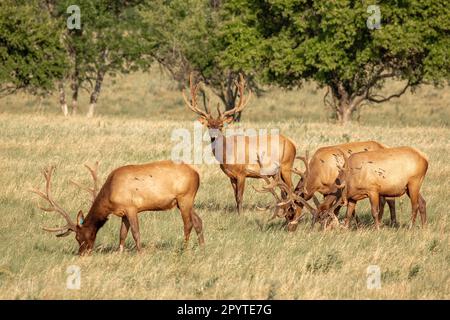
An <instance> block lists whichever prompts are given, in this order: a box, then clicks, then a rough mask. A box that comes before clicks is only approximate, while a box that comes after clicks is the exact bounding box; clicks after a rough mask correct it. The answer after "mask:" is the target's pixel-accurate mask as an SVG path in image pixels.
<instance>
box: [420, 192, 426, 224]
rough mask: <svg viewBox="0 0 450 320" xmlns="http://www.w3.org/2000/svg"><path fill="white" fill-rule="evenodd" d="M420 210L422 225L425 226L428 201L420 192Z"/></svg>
mask: <svg viewBox="0 0 450 320" xmlns="http://www.w3.org/2000/svg"><path fill="white" fill-rule="evenodd" d="M419 212H420V220H421V222H422V227H424V226H426V224H427V202H426V201H425V199H424V198H423V197H422V195H421V194H419Z"/></svg>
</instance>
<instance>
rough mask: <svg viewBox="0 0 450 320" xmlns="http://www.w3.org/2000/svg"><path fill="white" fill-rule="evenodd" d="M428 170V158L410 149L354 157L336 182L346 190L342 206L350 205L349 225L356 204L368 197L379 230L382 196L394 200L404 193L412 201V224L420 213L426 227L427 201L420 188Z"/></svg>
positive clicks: (352, 156) (392, 149) (396, 149)
mask: <svg viewBox="0 0 450 320" xmlns="http://www.w3.org/2000/svg"><path fill="white" fill-rule="evenodd" d="M427 169H428V159H427V157H426V156H425V155H424V154H423V153H422V152H420V151H418V150H417V149H414V148H410V147H398V148H388V149H381V150H377V151H369V152H362V153H357V154H353V155H351V156H350V157H349V158H348V159H347V160H346V162H345V166H344V168H342V169H341V172H340V174H339V177H338V179H337V182H336V186H337V187H338V188H341V189H342V190H343V191H342V199H343V204H347V218H346V225H347V226H348V224H349V223H350V221H351V219H352V217H353V213H354V210H355V206H356V202H357V201H359V200H362V199H365V198H369V200H370V204H371V211H372V216H373V218H374V221H375V226H376V227H377V228H379V226H380V220H381V215H382V212H379V199H380V197H381V196H384V197H392V198H394V197H400V196H402V195H404V194H405V193H406V194H407V195H408V196H409V198H410V200H411V210H412V215H411V225H412V226H413V225H414V223H415V220H416V216H417V213H418V212H419V211H420V217H421V221H422V225H425V224H426V202H425V200H424V199H423V197H422V196H421V194H420V188H421V186H422V183H423V180H424V178H425V175H426V173H427ZM338 201H339V200H338Z"/></svg>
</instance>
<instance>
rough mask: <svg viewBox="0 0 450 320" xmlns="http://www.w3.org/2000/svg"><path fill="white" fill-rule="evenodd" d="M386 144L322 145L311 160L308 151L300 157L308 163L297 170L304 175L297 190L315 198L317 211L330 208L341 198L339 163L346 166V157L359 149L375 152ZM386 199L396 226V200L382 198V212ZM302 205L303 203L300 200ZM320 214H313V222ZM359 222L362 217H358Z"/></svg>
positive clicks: (352, 143)
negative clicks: (320, 196)
mask: <svg viewBox="0 0 450 320" xmlns="http://www.w3.org/2000/svg"><path fill="white" fill-rule="evenodd" d="M385 148H386V146H384V145H383V144H381V143H379V142H376V141H361V142H350V143H344V144H339V145H334V146H327V147H322V148H319V149H318V150H317V151H316V152H315V153H314V155H313V156H312V158H311V160H309V157H308V153H306V156H305V157H298V158H299V159H301V160H302V161H303V162H304V164H305V171H304V172H301V171H299V170H298V169H293V171H294V172H295V173H296V174H299V175H300V176H301V179H300V181H299V182H298V184H297V186H296V187H295V192H296V193H297V194H298V195H300V196H301V197H302V198H304V199H305V200H309V199H311V198H313V199H314V203H315V204H316V206H318V210H317V212H321V211H323V210H322V209H324V208H326V207H330V206H331V204H332V203H334V202H336V199H337V198H339V197H340V189H338V188H337V187H336V184H335V181H336V178H337V177H338V175H339V166H342V165H343V164H344V161H345V157H348V156H350V155H352V154H355V153H359V152H367V151H375V150H381V149H385ZM316 192H319V193H320V194H322V195H323V196H324V198H325V200H324V202H323V203H322V204H321V205H320V206H319V201H318V200H317V198H315V195H314V194H315V193H316ZM385 202H387V203H388V205H389V210H390V213H391V224H393V225H395V224H396V223H397V221H396V215H395V200H394V199H389V198H388V199H385V198H384V197H380V206H379V207H380V212H381V214H382V212H383V211H384V205H385ZM299 205H300V206H302V204H301V203H299ZM340 208H341V205H338V206H336V207H335V208H334V214H335V215H336V216H338V215H339V209H340ZM316 218H317V217H313V223H314V222H315V219H316ZM356 220H357V222H358V217H357V216H356Z"/></svg>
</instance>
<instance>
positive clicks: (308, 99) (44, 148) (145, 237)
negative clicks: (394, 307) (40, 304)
mask: <svg viewBox="0 0 450 320" xmlns="http://www.w3.org/2000/svg"><path fill="white" fill-rule="evenodd" d="M393 85H395V84H393ZM102 94H103V95H102V97H101V101H100V103H99V106H98V110H97V111H98V113H99V116H97V117H95V118H94V119H86V118H85V117H84V116H81V115H79V116H76V117H70V118H64V117H62V116H60V115H59V112H58V111H59V110H58V109H57V107H56V103H55V98H54V97H51V98H49V99H48V100H47V99H46V100H43V101H41V102H39V101H38V100H37V99H35V98H30V97H28V96H14V97H8V98H6V99H2V100H0V166H1V167H0V172H1V174H0V182H1V184H2V188H1V190H2V192H1V193H0V210H1V212H0V214H1V223H0V298H3V299H5V298H7V299H16V298H18V299H30V298H36V299H53V298H63V299H73V298H74V299H79V298H83V299H104V298H125V299H128V298H151V299H163V298H168V299H172V298H194V299H196V298H203V299H214V298H225V299H228V298H236V299H240V298H242V299H283V298H287V299H317V298H331V299H336V298H348V299H352V298H362V299H365V298H375V299H384V298H389V299H401V298H406V299H431V298H446V299H448V298H450V278H449V266H450V250H449V244H450V241H449V240H450V239H449V234H450V219H449V211H448V208H449V207H450V200H449V193H448V190H449V188H450V164H449V159H450V129H449V124H450V106H449V101H450V93H449V89H448V88H444V89H432V88H430V87H427V88H423V89H420V90H419V91H418V92H417V93H416V94H415V95H409V94H408V95H407V96H405V97H403V98H401V99H398V100H396V101H392V102H390V103H389V104H386V105H382V106H374V107H366V108H365V109H363V111H362V112H361V115H360V119H359V123H358V122H356V123H353V124H351V125H349V126H348V127H342V126H339V125H336V124H334V123H333V122H332V121H331V120H330V119H328V116H327V114H326V112H325V109H324V107H323V105H322V102H321V101H322V97H323V91H322V90H321V89H315V86H314V85H312V84H309V85H307V86H305V88H303V89H302V90H301V91H296V92H283V91H281V90H279V89H273V90H269V91H268V92H267V93H266V94H265V95H264V96H262V97H260V98H257V99H254V100H253V102H252V103H251V104H250V106H249V107H248V111H247V112H246V113H245V114H244V117H243V121H242V124H241V125H242V127H244V128H267V129H270V128H277V129H279V130H280V131H281V132H282V133H284V134H285V135H287V136H289V137H291V138H292V139H293V140H294V141H295V142H296V144H297V146H298V150H299V152H300V153H304V152H305V150H307V149H308V150H310V151H313V150H315V149H316V148H317V147H319V146H323V145H330V144H336V143H341V142H346V141H352V140H367V139H374V140H377V141H380V142H383V143H385V144H387V145H390V146H400V145H410V146H414V147H416V148H419V149H420V150H422V151H423V152H425V153H426V154H427V155H428V157H429V159H430V167H429V171H428V174H427V177H426V180H425V182H424V185H423V189H422V194H423V195H424V198H425V199H426V200H427V204H428V207H427V209H428V219H429V225H428V227H427V228H426V229H421V228H419V227H417V228H415V229H413V230H408V229H407V224H408V223H409V221H410V204H409V199H408V198H407V197H403V198H401V199H399V200H398V201H397V212H398V219H399V221H400V224H401V226H400V228H398V229H394V228H390V227H388V226H387V222H388V221H389V219H388V216H389V214H388V213H387V212H386V213H385V217H384V221H385V223H386V226H384V227H383V228H382V230H381V231H378V232H377V231H375V230H374V229H373V228H372V218H371V215H370V212H369V207H368V203H367V202H366V201H364V202H362V203H361V204H359V205H358V207H357V212H358V214H359V216H360V217H361V219H362V221H363V223H364V225H365V227H363V228H361V229H359V230H332V231H327V232H323V231H319V230H311V229H310V227H309V224H308V223H307V222H308V221H305V222H304V223H302V224H301V226H300V227H299V229H298V230H297V232H295V233H288V232H286V231H285V230H284V229H283V227H282V221H281V220H279V221H276V220H275V221H273V222H271V223H267V218H268V215H269V214H268V213H267V212H260V211H258V210H256V205H264V204H267V203H268V202H269V201H272V199H271V198H270V197H269V196H268V195H262V194H258V193H256V192H255V191H254V190H253V189H252V188H251V185H259V184H260V183H261V182H259V181H256V180H248V184H247V188H246V192H245V196H244V209H245V210H244V214H243V215H241V216H238V215H237V214H236V213H235V209H234V197H233V195H232V189H231V185H230V184H229V180H228V178H226V176H225V175H224V174H223V172H222V171H221V170H220V169H219V167H218V166H217V165H206V164H199V165H197V168H198V170H199V171H200V174H201V187H200V190H199V193H198V196H197V199H196V208H197V212H198V214H199V215H200V216H201V218H202V219H203V222H204V227H205V240H206V246H205V248H204V249H201V248H199V247H198V245H197V240H196V237H195V233H194V232H193V234H192V237H191V241H190V245H189V248H188V250H183V249H182V239H183V235H182V234H183V232H182V221H181V218H180V214H179V213H178V211H176V210H172V211H168V212H145V213H142V214H141V215H140V223H141V238H142V241H143V246H144V251H143V253H142V254H140V255H138V254H136V252H135V250H134V248H133V247H134V241H133V240H132V237H131V235H129V238H128V239H127V245H126V246H127V252H125V253H124V254H119V253H117V252H116V249H117V246H118V237H119V228H120V220H119V219H118V218H116V217H111V219H110V220H109V221H108V223H107V224H106V225H105V226H104V227H103V228H102V229H101V230H100V232H99V234H98V237H97V241H96V250H95V252H94V253H93V254H92V255H91V256H89V257H83V258H79V257H78V256H76V252H77V244H76V241H75V240H74V237H73V236H69V237H67V238H62V239H58V238H56V237H54V236H53V235H51V234H48V233H46V232H44V231H42V230H41V228H40V227H41V226H42V225H54V224H57V223H60V222H62V221H61V219H60V218H59V217H58V216H57V215H56V214H52V213H43V212H42V211H40V210H39V209H38V208H37V207H36V204H37V199H36V198H35V197H34V196H33V195H32V194H31V193H30V192H29V191H28V189H29V188H30V187H31V186H41V187H42V186H43V177H42V175H41V172H40V170H41V169H42V168H43V167H44V166H46V165H49V164H54V165H56V166H57V171H56V175H55V177H54V183H53V185H54V196H55V198H57V199H58V200H59V201H60V203H61V204H62V205H63V206H64V207H65V208H67V209H68V210H69V211H70V212H71V213H72V214H73V215H74V216H75V214H76V212H77V211H78V210H79V209H83V210H84V211H87V209H88V206H89V197H88V196H87V194H85V193H82V192H80V191H79V190H78V189H76V187H74V186H73V185H71V184H70V183H69V180H70V179H75V180H78V181H82V182H85V183H89V180H88V178H89V177H88V174H87V172H86V170H85V169H84V168H83V166H82V164H83V163H92V162H94V161H96V160H99V161H100V163H101V164H100V172H101V177H102V178H105V177H106V175H107V173H108V172H109V171H110V170H112V169H113V168H115V167H117V166H120V165H124V164H129V163H144V162H150V161H155V160H160V159H166V158H170V154H171V147H172V145H173V143H172V142H171V141H170V137H171V133H172V130H173V129H176V128H187V129H189V130H192V129H193V119H194V116H193V115H191V114H189V112H188V111H186V110H185V109H183V105H182V100H181V97H180V92H179V91H178V90H177V88H176V87H175V86H174V84H173V83H170V82H169V81H167V80H166V78H165V77H163V76H161V75H160V74H159V73H154V74H151V75H150V76H145V75H135V76H131V77H124V78H121V79H120V80H119V81H117V83H116V84H111V83H110V84H109V85H108V86H107V87H106V88H105V90H104V92H103V93H102ZM85 99H86V97H83V99H82V103H84V102H85V101H86V100H85ZM298 165H299V166H300V164H298ZM342 215H343V213H342ZM70 265H78V266H80V268H81V289H80V290H68V289H67V288H66V278H67V274H66V268H67V267H68V266H70ZM369 265H378V266H379V267H380V268H381V271H382V276H381V278H382V288H381V289H378V290H369V289H367V287H366V279H367V275H366V269H367V267H368V266H369Z"/></svg>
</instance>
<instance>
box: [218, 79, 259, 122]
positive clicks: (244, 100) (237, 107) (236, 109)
mask: <svg viewBox="0 0 450 320" xmlns="http://www.w3.org/2000/svg"><path fill="white" fill-rule="evenodd" d="M234 83H235V85H236V88H237V90H238V92H239V102H238V104H237V105H235V107H234V108H233V109H231V110H228V111H225V112H224V113H223V114H222V113H220V115H221V116H222V118H224V117H228V116H230V115H233V114H235V113H238V112H241V111H242V110H244V108H245V107H246V106H247V104H248V102H249V101H250V97H251V96H252V91H251V90H249V94H248V96H247V97H244V92H245V84H246V82H245V79H244V76H243V75H242V73H240V74H239V82H237V81H234Z"/></svg>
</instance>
